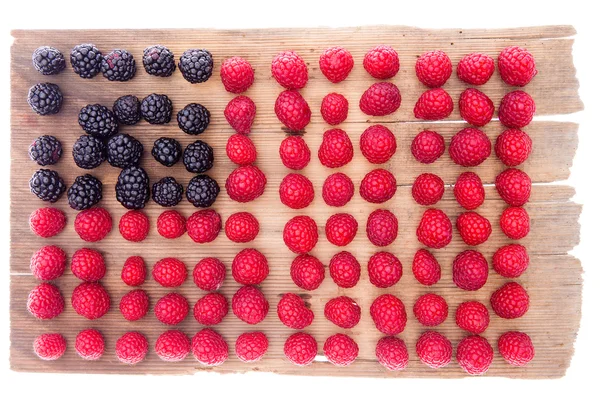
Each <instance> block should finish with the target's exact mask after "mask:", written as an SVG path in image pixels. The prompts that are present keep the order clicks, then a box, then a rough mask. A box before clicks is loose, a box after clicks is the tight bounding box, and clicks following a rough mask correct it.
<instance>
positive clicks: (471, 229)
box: [456, 211, 492, 246]
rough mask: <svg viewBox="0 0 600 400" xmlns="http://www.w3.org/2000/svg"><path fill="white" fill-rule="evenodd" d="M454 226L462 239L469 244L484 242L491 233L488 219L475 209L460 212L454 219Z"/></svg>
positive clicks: (474, 244)
mask: <svg viewBox="0 0 600 400" xmlns="http://www.w3.org/2000/svg"><path fill="white" fill-rule="evenodd" d="M456 228H457V229H458V233H459V234H460V237H461V238H462V240H463V241H464V242H465V243H466V244H468V245H469V246H478V245H480V244H482V243H485V242H486V241H487V240H488V238H489V237H490V235H491V234H492V224H491V223H490V221H489V220H488V219H487V218H485V217H484V216H481V215H479V214H477V213H476V212H475V211H467V212H464V213H462V214H460V215H459V216H458V218H457V219H456Z"/></svg>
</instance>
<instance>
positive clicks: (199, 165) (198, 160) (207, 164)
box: [183, 140, 214, 173]
mask: <svg viewBox="0 0 600 400" xmlns="http://www.w3.org/2000/svg"><path fill="white" fill-rule="evenodd" d="M213 162H214V156H213V149H212V147H210V146H209V145H208V144H207V143H205V142H203V141H202V140H196V141H195V142H193V143H190V144H189V145H188V146H187V147H186V148H185V150H184V151H183V165H185V169H187V170H188V171H189V172H194V173H202V172H206V171H208V170H209V169H211V168H212V167H213Z"/></svg>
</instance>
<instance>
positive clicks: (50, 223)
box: [29, 207, 67, 238]
mask: <svg viewBox="0 0 600 400" xmlns="http://www.w3.org/2000/svg"><path fill="white" fill-rule="evenodd" d="M66 223H67V219H66V217H65V214H64V213H63V212H62V211H60V210H59V209H58V208H53V207H43V208H38V209H37V210H35V211H34V212H32V213H31V215H30V216H29V227H30V228H31V231H32V232H33V233H35V234H36V235H38V236H40V237H43V238H49V237H52V236H55V235H58V234H59V233H60V232H61V231H62V230H63V229H64V227H65V225H66Z"/></svg>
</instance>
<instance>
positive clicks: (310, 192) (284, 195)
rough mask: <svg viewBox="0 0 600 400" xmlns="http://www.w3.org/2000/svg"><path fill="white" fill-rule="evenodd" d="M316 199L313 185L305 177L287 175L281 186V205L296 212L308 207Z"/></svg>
mask: <svg viewBox="0 0 600 400" xmlns="http://www.w3.org/2000/svg"><path fill="white" fill-rule="evenodd" d="M314 198H315V189H314V188H313V184H312V182H311V181H310V179H308V178H307V177H305V176H304V175H300V174H287V175H286V176H285V177H284V178H283V180H282V181H281V184H280V185H279V199H280V200H281V203H283V204H284V205H286V206H288V207H289V208H293V209H294V210H299V209H302V208H306V207H308V206H309V205H310V203H312V201H313V200H314Z"/></svg>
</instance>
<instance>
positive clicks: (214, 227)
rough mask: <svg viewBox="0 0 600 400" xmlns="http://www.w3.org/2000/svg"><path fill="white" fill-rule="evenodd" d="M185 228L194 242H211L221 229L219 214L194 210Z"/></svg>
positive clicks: (212, 211)
mask: <svg viewBox="0 0 600 400" xmlns="http://www.w3.org/2000/svg"><path fill="white" fill-rule="evenodd" d="M240 168H243V167H240ZM185 229H186V230H187V233H188V235H189V236H190V238H192V240H193V241H194V242H196V243H209V242H212V241H213V240H215V239H216V238H217V236H219V232H220V231H221V216H220V215H219V213H217V212H216V211H215V210H199V211H196V212H195V213H193V214H192V215H190V216H189V218H188V219H187V221H186V222H185Z"/></svg>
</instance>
